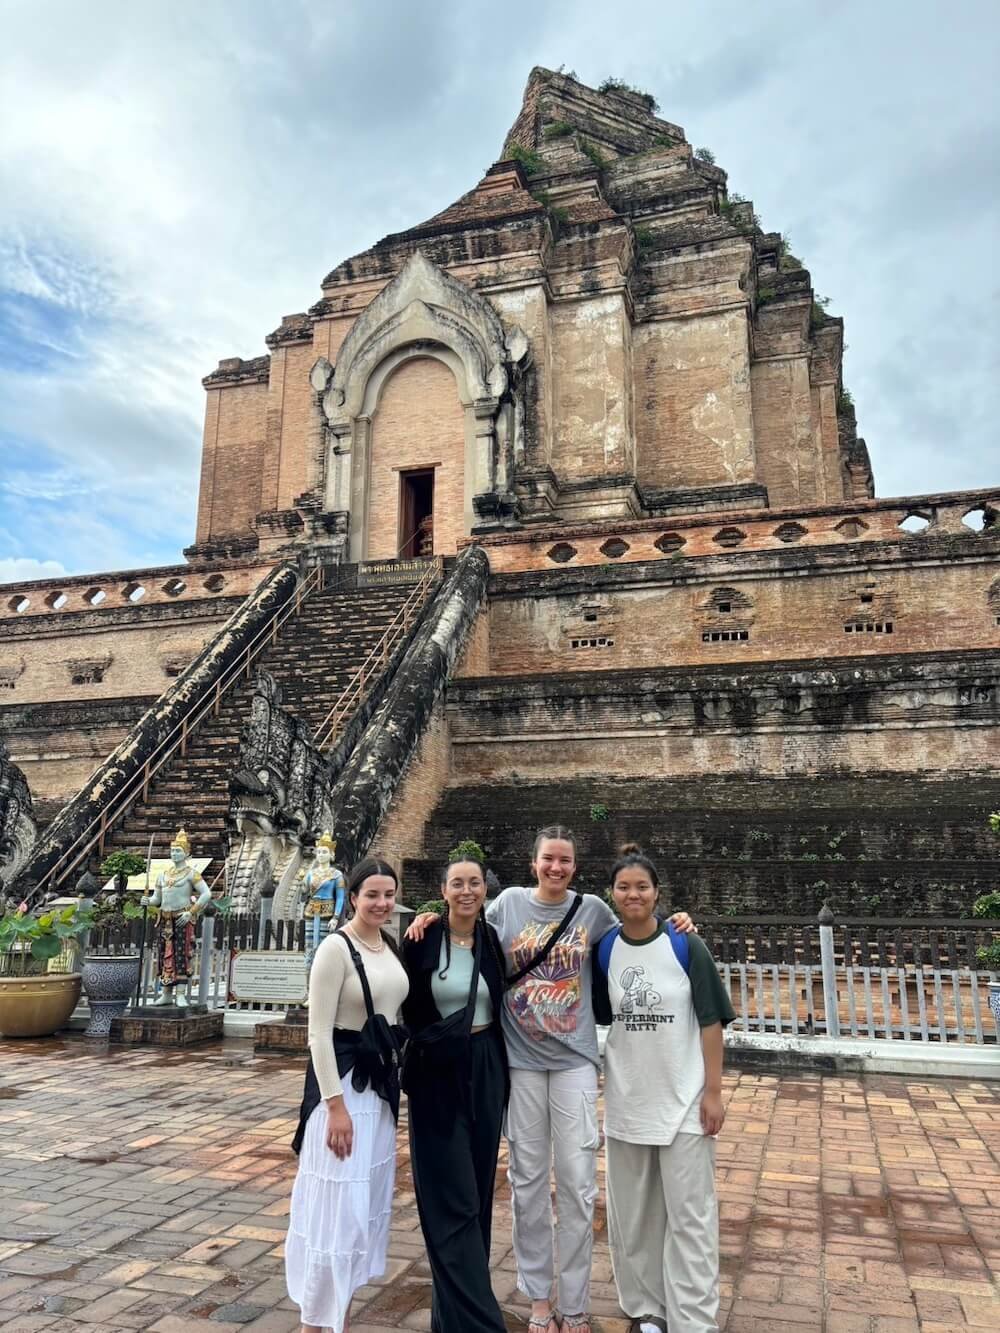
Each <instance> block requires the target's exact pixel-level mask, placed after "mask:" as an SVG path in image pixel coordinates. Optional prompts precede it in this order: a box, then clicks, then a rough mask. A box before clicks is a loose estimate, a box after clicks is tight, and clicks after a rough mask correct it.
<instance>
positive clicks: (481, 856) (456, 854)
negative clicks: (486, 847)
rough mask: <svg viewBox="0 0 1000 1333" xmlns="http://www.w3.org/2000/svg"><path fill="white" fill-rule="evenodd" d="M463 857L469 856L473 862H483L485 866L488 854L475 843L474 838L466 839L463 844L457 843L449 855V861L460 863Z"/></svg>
mask: <svg viewBox="0 0 1000 1333" xmlns="http://www.w3.org/2000/svg"><path fill="white" fill-rule="evenodd" d="M463 856H467V857H469V858H470V860H473V861H482V863H483V864H484V865H485V864H486V853H485V852H484V851H483V849H482V847H480V845H479V843H478V842H475V841H474V840H473V839H472V838H464V839H463V840H462V841H461V842H459V843H456V844H455V846H454V847H453V848H452V849H451V851H450V852H449V853H448V860H449V861H458V860H461V858H462V857H463Z"/></svg>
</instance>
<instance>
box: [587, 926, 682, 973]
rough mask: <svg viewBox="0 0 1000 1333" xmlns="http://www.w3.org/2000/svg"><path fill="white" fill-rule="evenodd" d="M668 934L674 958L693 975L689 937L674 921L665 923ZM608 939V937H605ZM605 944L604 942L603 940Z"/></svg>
mask: <svg viewBox="0 0 1000 1333" xmlns="http://www.w3.org/2000/svg"><path fill="white" fill-rule="evenodd" d="M664 925H665V926H666V928H667V934H668V935H669V936H670V943H671V944H672V945H673V949H674V957H675V958H676V959H677V961H678V962H679V963H680V965H681V967H683V969H684V971H685V973H687V975H688V976H690V975H691V946H690V944H689V943H688V937H687V936H686V935H683V934H681V932H680V931H679V930H678V929H677V927H676V926H675V925H674V923H673V922H672V921H665V922H664ZM605 938H607V937H605ZM602 943H603V940H602Z"/></svg>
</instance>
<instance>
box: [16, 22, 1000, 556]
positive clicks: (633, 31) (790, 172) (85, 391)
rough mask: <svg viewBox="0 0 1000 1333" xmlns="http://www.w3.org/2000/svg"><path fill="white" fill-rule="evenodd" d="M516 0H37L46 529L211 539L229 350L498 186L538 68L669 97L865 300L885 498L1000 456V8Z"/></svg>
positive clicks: (862, 372)
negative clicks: (216, 425)
mask: <svg viewBox="0 0 1000 1333" xmlns="http://www.w3.org/2000/svg"><path fill="white" fill-rule="evenodd" d="M496 13H497V11H496V10H495V8H494V7H493V6H489V5H487V4H486V3H485V0H473V2H471V3H470V2H469V0H465V2H464V3H460V2H459V0H449V3H442V4H439V5H434V6H429V5H412V4H409V3H404V0H383V3H381V4H379V5H376V6H372V5H363V4H361V3H360V2H356V3H346V2H345V0H338V2H336V3H327V4H325V5H319V6H317V5H315V4H313V3H310V2H309V0H286V3H284V4H282V5H280V6H278V5H273V4H270V3H264V0H243V2H242V3H237V2H236V0H225V2H223V0H220V2H219V3H215V4H212V5H206V6H199V7H195V6H189V5H188V6H176V5H175V6H145V7H142V8H141V11H140V9H138V8H137V7H136V6H135V5H134V4H126V3H122V0H102V3H101V4H100V5H99V6H93V5H79V4H78V3H75V2H71V0H32V2H31V3H30V4H29V3H22V4H9V5H8V6H6V7H5V13H4V41H3V45H2V48H0V123H2V124H3V126H4V133H3V135H2V136H0V197H2V198H3V199H4V205H5V206H4V216H3V219H2V221H0V283H2V285H5V286H6V288H7V289H8V291H11V292H14V293H17V294H18V296H19V298H23V301H25V302H28V303H30V302H36V303H38V311H40V312H41V313H38V311H36V310H33V309H32V308H31V307H30V305H29V306H28V307H25V306H24V305H23V304H22V305H21V306H18V307H17V308H16V309H15V310H14V311H13V313H12V315H11V317H10V321H9V327H8V331H7V332H8V338H10V336H11V330H14V334H13V336H14V337H15V338H16V339H17V341H18V345H19V346H21V347H24V348H28V349H30V350H31V352H32V359H31V360H30V364H22V363H21V361H20V360H19V359H17V358H16V357H11V358H8V364H7V366H6V368H5V369H4V370H3V371H2V372H0V399H2V401H3V402H4V404H5V408H4V411H3V413H2V414H0V432H7V434H8V436H10V437H12V438H14V439H15V440H16V441H18V442H20V443H21V444H22V445H24V444H28V445H32V444H33V445H34V446H36V449H37V454H38V459H37V462H33V464H32V467H33V468H34V471H35V477H34V481H33V482H32V483H29V482H27V481H26V480H25V478H24V477H21V478H20V479H18V478H17V477H14V478H13V479H11V480H9V482H8V485H7V486H0V505H2V506H3V507H4V508H3V510H2V511H0V527H6V528H7V529H9V530H16V531H17V532H18V534H19V545H18V547H17V551H18V552H21V551H23V552H24V554H25V555H26V556H28V555H30V556H31V557H33V558H35V559H37V560H45V559H46V558H48V557H52V556H54V557H56V558H57V559H58V560H60V561H62V562H63V563H65V564H66V565H67V566H68V567H71V568H73V569H84V568H86V567H87V566H88V565H89V566H91V567H93V568H102V567H107V566H108V565H109V564H110V563H111V562H112V561H114V562H116V563H119V562H120V563H123V564H133V565H134V564H137V563H141V562H142V561H143V560H144V559H146V558H148V557H149V556H150V555H151V554H152V558H158V559H176V558H177V557H178V556H179V553H180V549H181V547H182V546H184V545H185V544H187V543H188V542H189V541H190V540H191V539H192V537H193V509H194V500H195V498H196V490H197V481H198V454H199V449H200V424H201V420H202V415H203V409H204V398H203V391H202V389H201V385H200V380H201V377H202V375H204V374H205V373H206V372H207V371H208V370H210V369H211V368H212V367H214V365H215V364H216V362H217V361H218V360H219V359H220V358H221V357H224V356H230V355H241V356H247V357H249V356H255V355H259V354H260V353H261V352H262V351H263V350H264V345H263V337H264V335H265V334H266V333H267V332H268V331H269V330H270V329H272V328H273V327H275V326H276V325H277V323H278V322H279V320H280V318H281V316H282V315H283V314H285V313H288V312H290V311H293V310H301V309H304V308H306V307H307V306H308V305H309V304H310V303H311V302H312V301H314V300H315V299H316V298H317V297H318V295H319V282H320V279H321V278H322V276H323V275H324V274H325V273H326V272H327V271H328V270H329V269H330V268H332V267H333V266H334V265H335V264H336V263H338V262H339V261H340V260H342V259H344V258H346V257H348V256H349V255H351V254H354V253H357V252H358V251H359V250H362V249H364V248H366V247H367V246H368V245H370V244H372V243H373V242H374V241H375V240H377V239H378V238H379V237H381V236H382V235H384V234H386V233H387V232H390V231H395V230H400V229H402V228H405V227H406V226H409V225H412V224H414V223H416V222H418V221H421V220H423V219H424V218H426V217H428V216H430V215H431V214H433V213H434V212H435V211H437V210H438V209H439V208H442V207H444V206H445V205H447V204H448V203H450V202H451V201H452V200H453V199H455V198H457V197H458V195H459V194H461V193H462V192H463V191H464V190H466V189H468V188H469V187H470V186H471V185H472V184H473V183H474V182H475V181H476V180H477V179H478V177H479V175H480V174H481V172H482V170H483V169H484V168H485V167H486V166H487V165H488V164H489V163H490V162H491V161H492V160H493V159H494V158H495V156H496V155H497V153H498V152H499V150H500V146H501V144H502V142H503V138H504V134H505V132H506V130H507V128H508V127H509V125H510V123H511V121H512V120H513V118H514V116H515V114H516V112H517V109H518V105H519V100H520V96H521V93H522V90H523V86H524V83H525V80H526V77H527V74H528V72H529V70H530V68H531V66H532V65H534V64H536V63H541V64H547V65H551V66H558V65H560V64H562V63H565V64H566V66H567V67H571V68H575V69H576V70H577V72H578V73H579V75H580V77H581V78H583V79H584V80H586V81H588V82H592V83H596V82H599V81H600V80H601V78H602V77H604V76H605V75H608V74H614V75H619V76H623V77H625V78H627V79H629V80H630V81H633V82H635V83H637V84H639V85H640V86H643V87H646V88H649V89H650V90H652V91H653V92H654V93H655V94H656V96H657V97H658V98H659V100H660V103H661V107H662V114H663V115H664V116H665V117H666V118H668V119H670V120H674V121H676V122H678V123H680V124H682V125H683V126H684V127H685V129H686V130H687V132H688V135H689V137H690V138H691V139H692V141H693V142H694V143H696V144H707V145H708V146H710V147H712V148H713V149H714V150H715V152H716V155H717V158H718V161H719V164H720V165H721V166H723V167H724V168H726V169H727V170H728V171H729V173H730V179H731V181H732V184H733V187H734V188H735V189H738V190H741V191H742V192H743V193H744V194H747V195H750V196H752V197H753V198H754V200H755V204H756V206H757V209H758V212H760V213H761V215H762V217H763V219H764V222H765V224H766V225H767V226H768V227H771V228H775V229H777V230H781V231H786V232H788V233H790V235H791V236H792V238H793V241H794V243H795V246H796V252H797V253H799V254H801V256H802V258H803V259H804V260H805V262H806V264H807V265H808V266H809V268H810V269H811V271H812V273H813V276H814V280H815V282H816V285H817V287H818V288H819V290H820V291H821V292H823V293H824V294H826V295H829V296H830V297H831V298H832V306H831V309H832V310H834V311H835V312H837V313H840V314H843V315H844V316H845V319H846V321H847V340H848V343H849V344H850V352H849V355H848V358H847V380H848V383H849V385H850V386H851V387H852V389H853V390H854V396H855V399H856V401H857V404H858V412H859V422H860V426H861V429H862V432H863V433H864V434H865V435H866V437H867V439H868V442H869V446H870V449H871V452H872V456H873V461H874V464H875V470H876V478H877V480H878V481H879V483H880V489H881V490H882V491H883V492H884V493H900V492H910V493H913V492H919V491H928V490H943V489H948V488H949V487H951V486H960V485H978V484H985V483H986V482H987V481H988V480H992V479H995V476H996V461H995V457H994V449H995V446H994V444H993V440H992V429H993V428H992V422H993V421H995V420H996V418H997V416H998V415H1000V389H998V387H997V378H998V377H996V376H995V375H994V376H993V378H992V381H991V378H990V376H991V374H992V368H993V365H994V362H995V356H996V346H997V341H998V330H997V324H996V316H995V314H993V311H994V310H995V309H996V302H995V300H994V296H995V293H996V290H997V287H998V286H1000V282H998V278H997V272H996V261H995V258H994V256H995V255H996V253H997V244H996V240H997V237H996V221H995V220H996V216H997V209H996V195H997V192H998V182H997V169H996V159H995V155H993V154H992V152H991V148H990V145H991V143H992V142H994V141H995V138H996V132H997V128H998V122H1000V109H998V99H997V94H996V89H995V67H996V53H997V37H998V32H1000V10H998V9H997V7H996V6H995V5H994V4H992V3H990V0H965V3H964V4H963V5H962V6H961V7H960V15H961V18H960V21H953V22H950V23H948V24H944V23H942V21H941V9H940V5H939V4H938V3H936V2H935V0H915V2H914V3H907V4H905V5H904V4H903V3H902V0H885V2H884V3H883V4H881V5H876V6H872V5H871V4H869V3H867V0H843V2H842V3H839V4H837V5H836V6H827V7H826V8H825V9H823V10H820V9H818V8H815V7H813V8H807V9H805V10H803V8H802V7H801V5H800V4H798V3H793V2H792V0H772V3H771V4H769V5H768V6H767V7H766V9H765V10H764V11H761V9H760V8H759V7H747V6H746V5H745V4H744V3H742V2H738V0H706V2H705V3H704V4H701V5H698V6H692V5H689V4H685V3H679V2H675V3H672V4H671V3H664V0H633V3H632V4H631V5H630V7H629V22H628V23H623V24H613V23H609V19H608V15H609V10H608V7H607V4H606V3H605V0H578V3H577V4H575V5H574V6H573V22H572V23H571V24H568V23H567V22H566V7H565V4H563V3H558V0H530V2H529V0H508V3H507V5H506V7H505V9H504V11H503V13H504V21H503V23H502V24H501V23H498V22H497V21H496ZM764 15H766V18H765V17H764ZM54 34H58V39H57V40H54ZM57 316H58V317H57ZM15 350H16V349H15ZM2 439H3V436H2V434H0V441H2ZM0 447H2V444H0ZM5 461H6V460H5ZM16 470H17V471H23V461H22V460H21V459H20V458H19V460H18V464H17V469H16ZM4 472H5V473H6V469H4ZM39 478H41V479H40V480H39ZM67 478H70V481H69V482H68V483H67ZM4 479H5V477H4V476H3V475H0V481H3V480H4ZM49 483H51V485H49ZM32 484H33V485H34V486H35V487H36V489H37V490H40V491H42V492H46V490H48V492H49V493H50V494H54V493H55V491H56V490H57V489H59V493H60V505H61V511H60V519H61V521H60V522H59V524H58V525H57V526H55V527H54V526H53V525H52V523H51V522H50V521H48V511H47V510H45V512H44V514H43V513H42V512H40V513H39V515H38V517H37V518H36V519H35V520H34V521H32V520H31V516H30V512H29V507H30V505H31V503H32V497H31V496H29V495H27V494H26V493H25V492H26V491H27V490H29V489H30V487H31V485H32ZM67 484H68V488H69V493H68V494H67V493H66V487H67ZM18 488H20V494H17V493H16V492H17V491H18Z"/></svg>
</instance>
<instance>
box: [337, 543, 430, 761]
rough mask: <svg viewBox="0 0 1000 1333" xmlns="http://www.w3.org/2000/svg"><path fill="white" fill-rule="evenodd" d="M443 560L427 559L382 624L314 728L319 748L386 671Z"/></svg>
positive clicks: (413, 620)
mask: <svg viewBox="0 0 1000 1333" xmlns="http://www.w3.org/2000/svg"><path fill="white" fill-rule="evenodd" d="M443 573H444V561H443V560H442V558H441V557H440V556H438V557H436V558H435V559H432V560H429V561H428V562H427V569H426V570H425V571H424V573H423V574H422V575H421V577H420V578H419V580H418V581H417V582H416V583H415V584H414V585H413V587H412V588H411V589H410V591H409V593H408V594H407V596H406V599H405V601H404V602H403V604H402V606H400V608H399V610H398V611H397V612H396V614H395V615H394V616H393V618H392V620H391V621H390V622H389V624H388V625H387V626H386V628H385V632H384V633H383V634H382V637H381V638H380V639H379V641H378V642H377V643H376V644H375V646H374V647H373V648H372V650H371V652H370V653H369V654H368V656H367V657H366V658H365V659H364V661H363V662H362V663H361V665H360V666H359V667H358V669H357V670H356V671H355V673H354V675H353V676H352V677H351V679H350V680H349V681H348V683H347V685H346V686H345V687H344V689H343V690H342V691H341V693H340V695H339V696H338V697H337V699H336V700H335V701H334V703H333V706H332V707H331V709H330V711H329V712H328V713H327V715H326V717H324V719H323V721H322V722H321V723H320V725H319V726H318V727H317V729H316V735H315V736H314V737H313V743H314V744H315V745H316V747H317V749H319V750H329V749H331V748H332V747H333V746H334V745H335V744H336V742H337V739H338V737H339V736H340V733H341V730H342V729H343V726H344V723H345V722H346V721H347V719H348V718H349V717H350V716H351V714H352V713H353V712H354V710H355V709H356V708H357V706H358V704H359V703H360V702H361V700H362V699H363V698H364V696H365V693H366V692H367V690H368V688H369V686H370V684H371V683H372V678H373V677H375V678H377V677H379V676H381V674H382V673H383V671H385V669H386V667H387V666H388V665H389V662H390V661H391V659H392V655H393V653H394V652H395V651H396V649H397V647H398V646H399V644H400V643H401V642H402V640H403V639H405V638H406V636H407V635H408V634H409V632H410V630H411V629H412V628H413V624H414V622H415V620H416V619H417V617H418V615H419V614H420V611H421V610H422V609H423V606H424V603H425V602H426V601H427V598H428V596H429V595H430V592H431V590H432V589H433V588H434V587H435V586H436V585H437V584H438V583H439V582H440V580H441V578H442V575H443Z"/></svg>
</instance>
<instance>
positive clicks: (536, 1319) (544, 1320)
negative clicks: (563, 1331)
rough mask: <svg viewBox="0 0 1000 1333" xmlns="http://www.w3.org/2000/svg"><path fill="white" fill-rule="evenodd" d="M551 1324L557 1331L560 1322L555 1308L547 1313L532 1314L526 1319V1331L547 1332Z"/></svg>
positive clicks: (557, 1332) (534, 1332)
mask: <svg viewBox="0 0 1000 1333" xmlns="http://www.w3.org/2000/svg"><path fill="white" fill-rule="evenodd" d="M553 1324H555V1326H556V1333H559V1329H560V1327H561V1324H560V1321H559V1316H558V1315H557V1314H556V1312H555V1310H550V1311H549V1312H548V1314H547V1315H537V1316H536V1315H532V1316H531V1318H530V1319H529V1320H528V1333H549V1330H550V1329H551V1327H552V1325H553Z"/></svg>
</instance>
